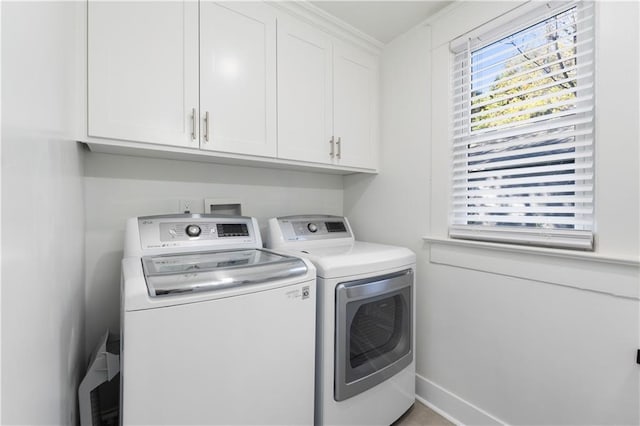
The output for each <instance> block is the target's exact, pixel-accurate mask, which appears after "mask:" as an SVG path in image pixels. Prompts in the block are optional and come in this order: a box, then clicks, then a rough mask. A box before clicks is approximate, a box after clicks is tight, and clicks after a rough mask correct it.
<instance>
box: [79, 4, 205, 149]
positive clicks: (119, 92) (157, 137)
mask: <svg viewBox="0 0 640 426" xmlns="http://www.w3.org/2000/svg"><path fill="white" fill-rule="evenodd" d="M87 19H88V26H87V28H88V40H87V41H88V81H87V89H88V94H87V95H88V96H87V101H88V121H87V134H88V136H90V137H99V138H111V139H122V140H129V141H141V142H152V143H157V144H167V145H178V146H184V147H197V146H198V137H199V136H198V129H197V127H198V126H197V113H198V112H197V109H198V4H197V3H194V2H188V1H187V2H116V1H114V2H111V1H100V2H94V1H90V2H89V3H88V14H87ZM194 112H195V114H196V116H195V117H194ZM194 119H195V120H194ZM194 124H195V126H194Z"/></svg>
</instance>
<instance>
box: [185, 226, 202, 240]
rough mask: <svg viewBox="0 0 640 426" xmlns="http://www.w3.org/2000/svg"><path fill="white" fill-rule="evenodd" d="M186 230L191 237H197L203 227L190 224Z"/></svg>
mask: <svg viewBox="0 0 640 426" xmlns="http://www.w3.org/2000/svg"><path fill="white" fill-rule="evenodd" d="M185 232H186V233H187V235H188V236H190V237H197V236H199V235H200V233H201V232H202V229H200V227H199V226H198V225H189V226H187V229H185Z"/></svg>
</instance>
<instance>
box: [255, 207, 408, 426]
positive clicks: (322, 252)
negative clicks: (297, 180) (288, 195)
mask: <svg viewBox="0 0 640 426" xmlns="http://www.w3.org/2000/svg"><path fill="white" fill-rule="evenodd" d="M267 247H269V248H271V249H274V250H277V251H278V252H281V253H288V254H293V255H296V256H302V257H305V258H307V259H309V260H311V261H312V262H313V263H314V265H315V266H316V269H317V274H318V281H317V285H318V287H317V289H318V310H317V315H318V320H317V330H316V339H317V343H316V351H317V352H316V407H315V423H316V424H317V425H345V424H351V425H389V424H391V423H392V422H394V421H395V420H397V419H398V418H399V417H400V416H401V415H402V414H403V413H405V412H406V411H407V410H408V409H409V408H410V407H411V406H412V405H413V403H414V402H415V363H414V347H415V338H414V332H413V326H414V300H415V297H414V292H415V290H414V274H415V254H414V253H413V252H412V251H411V250H409V249H406V248H404V247H395V246H388V245H382V244H373V243H366V242H362V241H355V239H354V236H353V232H352V230H351V227H350V226H349V222H348V221H347V218H345V217H340V216H326V215H309V216H287V217H279V218H273V219H270V220H269V225H268V241H267Z"/></svg>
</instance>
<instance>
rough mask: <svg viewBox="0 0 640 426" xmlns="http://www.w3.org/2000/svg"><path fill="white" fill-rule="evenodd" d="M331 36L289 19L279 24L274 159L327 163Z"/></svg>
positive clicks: (329, 160) (330, 90)
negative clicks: (276, 128) (275, 156)
mask: <svg viewBox="0 0 640 426" xmlns="http://www.w3.org/2000/svg"><path fill="white" fill-rule="evenodd" d="M331 55H332V49H331V39H330V38H329V37H328V36H327V35H326V34H324V33H322V32H321V31H318V30H315V29H314V28H312V27H310V26H308V25H306V24H303V23H300V22H295V21H291V20H287V21H283V20H280V21H279V22H278V157H279V158H286V159H290V160H302V161H312V162H320V163H330V162H331V161H332V159H331V157H330V155H329V153H330V145H329V140H330V139H331V135H332V126H333V117H332V105H331V102H332V83H331V77H332V66H331Z"/></svg>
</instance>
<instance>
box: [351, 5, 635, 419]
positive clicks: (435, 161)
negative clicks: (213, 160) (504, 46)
mask: <svg viewBox="0 0 640 426" xmlns="http://www.w3.org/2000/svg"><path fill="white" fill-rule="evenodd" d="M515 6H517V4H515V3H513V2H496V3H486V2H462V3H459V4H457V5H456V6H454V7H452V8H450V9H448V11H447V12H445V13H442V14H441V15H440V16H439V17H438V18H437V19H436V20H434V21H433V22H431V24H430V25H429V26H420V27H418V28H416V29H414V30H412V31H410V32H409V33H407V34H405V35H403V36H401V37H399V38H398V39H396V40H394V41H393V42H392V43H390V44H389V45H388V46H387V47H386V48H385V51H384V53H383V69H382V105H383V111H382V144H383V153H382V155H381V158H382V173H381V174H380V175H379V176H376V177H366V176H348V177H346V178H345V214H346V215H347V216H348V217H349V218H350V220H351V222H352V224H353V225H354V227H355V232H356V235H357V236H358V237H359V238H361V239H369V240H372V241H378V242H386V243H393V244H401V245H405V246H408V247H410V248H412V249H413V250H414V251H416V252H417V255H418V274H417V285H418V288H417V325H416V331H417V348H416V353H417V358H416V360H417V365H416V371H417V374H418V377H417V392H418V395H419V397H421V398H423V399H425V400H426V401H427V402H429V403H431V404H433V405H434V406H435V407H437V408H439V409H440V410H442V411H444V412H445V413H447V414H448V415H450V416H451V417H452V418H455V419H457V420H459V421H461V422H463V423H465V424H489V423H513V424H638V423H639V422H640V395H639V390H640V377H639V376H640V372H639V367H638V365H637V364H636V363H635V352H636V350H637V348H638V344H639V341H638V336H639V323H638V318H639V315H638V314H639V312H638V311H639V303H638V295H639V293H640V288H639V285H640V284H639V283H640V280H639V274H638V263H637V261H638V259H639V253H640V250H639V246H640V243H639V237H640V235H639V226H640V224H639V223H638V217H639V210H638V208H639V205H640V202H639V201H640V200H639V196H640V180H639V175H638V170H639V169H640V164H639V163H640V158H639V152H638V140H639V136H640V135H639V132H638V121H637V117H638V113H639V111H638V101H639V97H638V95H639V88H638V77H637V76H638V75H639V71H640V70H639V69H638V60H639V53H638V50H639V45H638V41H639V37H638V35H639V34H638V26H637V19H638V16H639V14H638V4H637V3H631V2H629V3H613V2H606V3H604V2H603V3H600V4H599V5H598V15H597V20H598V24H597V41H596V42H597V45H598V50H597V59H596V67H597V73H598V74H597V81H596V85H597V87H596V90H597V103H596V110H597V112H596V114H597V123H596V124H597V133H596V136H597V141H596V152H597V153H596V162H597V165H596V186H597V191H596V210H597V211H596V226H597V248H596V252H595V253H594V256H593V258H592V259H583V258H580V257H571V256H569V257H567V256H562V255H559V254H558V252H554V251H546V250H540V251H539V252H538V253H536V252H535V251H526V250H524V251H504V250H499V249H496V248H495V246H491V245H486V246H482V245H481V246H477V245H475V246H474V245H472V244H464V243H463V244H451V243H448V242H446V235H447V217H448V207H449V206H448V202H449V194H448V185H449V173H450V172H449V158H450V151H449V150H450V141H449V138H448V128H447V126H448V121H449V100H448V92H449V86H448V83H447V78H448V64H449V54H448V46H447V42H448V40H450V39H452V38H454V37H457V36H459V35H462V34H463V33H464V32H466V31H468V30H471V29H473V28H475V27H477V26H478V25H481V24H482V23H484V22H486V21H488V20H490V19H493V18H494V17H497V16H499V15H501V14H502V13H505V12H507V11H508V10H509V9H512V8H514V7H515ZM620 28H624V29H625V30H624V31H620ZM430 48H432V49H433V50H432V51H431V52H430ZM621 52H624V53H625V54H626V55H629V56H630V57H629V59H628V60H625V67H624V69H625V71H624V72H619V71H616V70H615V69H614V68H615V67H618V66H619V65H620V63H619V61H613V60H612V58H613V57H614V56H616V55H618V57H620V54H621ZM430 83H432V84H430ZM617 188H620V189H617ZM623 194H624V195H623ZM398 207H400V208H398ZM402 208H404V209H405V210H401V209H402ZM390 230H393V231H394V232H393V233H390V232H389V231H390ZM425 235H426V236H430V237H434V238H440V239H443V240H444V242H440V243H427V242H425V243H423V241H422V239H421V237H422V236H425ZM489 247H494V248H489ZM610 259H622V260H620V261H612V260H610ZM625 259H626V260H625ZM629 260H630V261H629Z"/></svg>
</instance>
